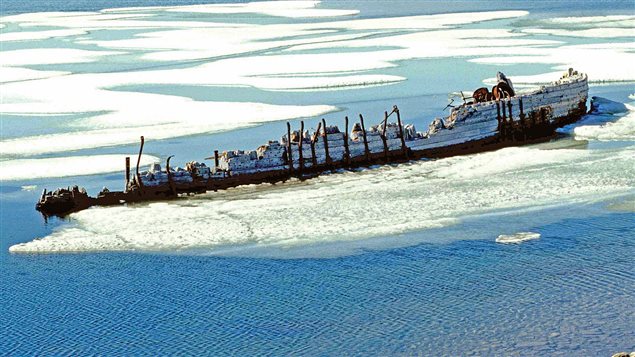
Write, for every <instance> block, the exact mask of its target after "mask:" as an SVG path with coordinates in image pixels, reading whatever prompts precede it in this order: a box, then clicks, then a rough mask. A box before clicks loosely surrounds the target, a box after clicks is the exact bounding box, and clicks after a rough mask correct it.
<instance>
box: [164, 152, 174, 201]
mask: <svg viewBox="0 0 635 357" xmlns="http://www.w3.org/2000/svg"><path fill="white" fill-rule="evenodd" d="M173 156H174V155H170V156H168V159H167V160H166V162H165V172H166V173H167V174H168V185H169V186H170V191H171V194H172V195H175V196H176V187H174V182H173V181H172V174H171V173H170V159H171V158H172V157H173Z"/></svg>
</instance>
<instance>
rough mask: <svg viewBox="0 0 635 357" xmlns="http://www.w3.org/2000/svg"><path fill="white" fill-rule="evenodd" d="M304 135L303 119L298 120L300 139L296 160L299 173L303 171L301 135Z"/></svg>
mask: <svg viewBox="0 0 635 357" xmlns="http://www.w3.org/2000/svg"><path fill="white" fill-rule="evenodd" d="M303 136H304V121H301V122H300V140H299V141H298V160H299V168H298V169H299V170H300V175H302V171H304V158H303V157H302V137H303Z"/></svg>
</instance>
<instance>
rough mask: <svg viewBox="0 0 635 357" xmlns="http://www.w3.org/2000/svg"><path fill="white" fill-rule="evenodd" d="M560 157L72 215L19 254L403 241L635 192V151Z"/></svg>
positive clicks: (503, 158)
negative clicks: (467, 171)
mask: <svg viewBox="0 0 635 357" xmlns="http://www.w3.org/2000/svg"><path fill="white" fill-rule="evenodd" d="M553 151H554V152H553V155H552V156H553V157H558V156H560V155H559V154H560V153H562V155H561V158H559V159H558V160H557V163H556V164H554V163H553V159H551V158H549V157H548V158H547V160H545V161H543V162H542V163H541V162H539V161H540V160H536V161H534V162H530V163H528V164H527V165H522V162H523V161H524V160H525V159H526V158H528V157H530V156H533V155H536V154H537V153H536V149H535V148H518V149H517V150H515V151H514V152H513V153H511V154H510V152H509V151H507V150H503V151H497V152H494V153H489V154H487V155H488V159H489V160H482V159H481V158H482V156H480V155H476V156H463V157H457V158H451V159H444V160H437V161H427V162H421V161H420V162H416V163H412V164H404V165H399V166H396V167H393V166H386V167H381V168H379V169H376V170H367V171H363V172H351V173H342V174H333V175H329V176H322V177H319V178H316V179H313V180H309V181H305V182H297V181H296V182H291V183H287V184H285V185H276V186H269V185H259V186H248V187H242V188H238V189H233V190H228V191H224V192H217V193H210V194H206V195H203V196H197V197H196V198H192V199H185V200H179V201H174V202H170V203H152V204H144V205H135V206H128V207H111V208H95V209H89V210H86V211H82V212H79V213H76V214H73V215H72V219H73V221H74V222H75V224H74V225H72V226H66V227H63V228H62V229H60V230H58V231H56V232H54V233H53V234H52V235H50V236H47V237H44V238H43V239H38V240H34V241H32V242H28V243H24V244H18V245H14V246H12V247H11V251H12V252H74V251H75V252H86V251H102V250H138V251H161V250H169V251H179V250H189V249H203V250H208V251H214V250H215V249H221V248H222V247H226V246H227V245H231V246H234V247H240V246H260V247H271V246H278V247H293V246H299V245H306V244H313V243H318V242H328V241H342V240H354V239H363V238H368V237H373V236H382V235H394V234H399V233H402V232H408V231H414V230H422V229H428V228H433V227H439V226H445V225H450V224H455V223H456V222H458V221H460V220H461V219H462V218H463V217H467V216H471V217H473V216H474V215H479V214H510V212H512V213H511V214H513V212H514V210H519V209H528V208H531V207H534V208H536V207H543V208H544V207H545V206H557V205H561V204H573V203H584V202H595V201H598V200H604V199H607V198H609V197H616V196H621V195H625V194H632V193H633V187H634V185H635V148H633V147H630V148H627V149H623V150H618V151H614V150H598V151H592V152H587V151H585V150H577V151H576V150H564V151H562V150H553ZM576 153H578V154H577V155H576ZM539 157H545V156H539ZM510 160H511V161H512V162H515V163H518V164H516V166H515V170H511V171H505V172H504V173H503V174H500V173H499V172H500V171H499V169H498V167H500V166H501V165H504V163H505V162H507V161H510ZM478 165H485V166H492V167H493V169H487V168H485V169H483V170H481V171H480V172H479V173H478V174H477V175H469V177H463V176H462V175H449V176H448V175H446V173H447V172H456V171H458V168H462V167H468V168H471V167H476V166H478ZM492 172H496V173H497V174H491V173H492ZM496 212H498V213H496ZM459 239H460V238H459Z"/></svg>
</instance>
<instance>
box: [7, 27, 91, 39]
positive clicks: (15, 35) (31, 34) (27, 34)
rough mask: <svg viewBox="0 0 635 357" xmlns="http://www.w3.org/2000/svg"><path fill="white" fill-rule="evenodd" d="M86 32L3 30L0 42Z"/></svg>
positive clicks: (68, 30) (75, 34)
mask: <svg viewBox="0 0 635 357" xmlns="http://www.w3.org/2000/svg"><path fill="white" fill-rule="evenodd" d="M86 33H87V32H86V31H84V30H72V29H64V30H48V31H19V32H3V33H0V42H12V41H32V40H44V39H48V38H55V37H70V36H78V35H85V34H86Z"/></svg>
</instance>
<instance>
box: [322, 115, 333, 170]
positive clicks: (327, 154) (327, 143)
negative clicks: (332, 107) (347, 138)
mask: <svg viewBox="0 0 635 357" xmlns="http://www.w3.org/2000/svg"><path fill="white" fill-rule="evenodd" d="M322 132H323V133H324V136H323V137H322V138H323V139H324V153H325V154H326V159H325V162H326V165H327V166H328V165H331V157H330V156H329V140H328V134H327V133H326V120H324V118H322Z"/></svg>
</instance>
